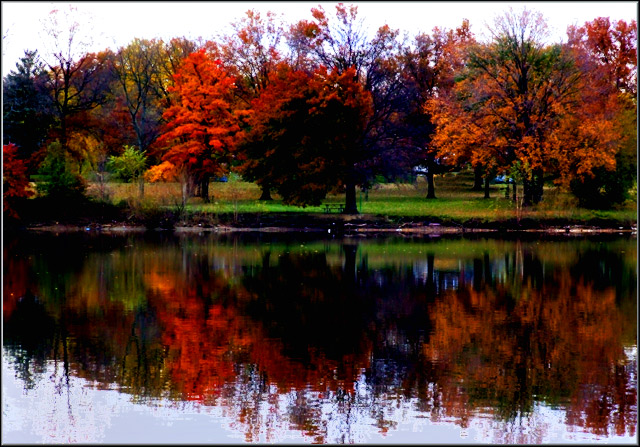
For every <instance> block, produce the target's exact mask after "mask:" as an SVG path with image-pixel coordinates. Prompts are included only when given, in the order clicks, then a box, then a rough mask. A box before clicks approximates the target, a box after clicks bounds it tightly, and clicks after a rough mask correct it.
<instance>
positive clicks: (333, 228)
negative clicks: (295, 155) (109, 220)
mask: <svg viewBox="0 0 640 447" xmlns="http://www.w3.org/2000/svg"><path fill="white" fill-rule="evenodd" d="M333 224H334V225H324V226H320V225H316V226H291V225H270V226H257V227H256V226H237V225H214V226H202V225H177V226H175V227H174V228H156V229H149V228H147V227H145V226H144V225H139V224H126V223H114V224H97V223H91V224H84V225H79V224H60V223H56V224H34V225H28V226H26V227H24V228H22V229H21V230H22V231H26V232H29V233H31V232H35V233H72V232H83V233H104V234H109V233H116V234H122V233H145V232H171V233H177V234H198V233H211V234H214V233H217V234H229V233H319V234H328V235H359V236H368V235H376V234H386V235H391V234H415V235H421V234H424V235H445V234H470V233H473V234H479V233H491V234H494V235H500V234H512V235H513V234H518V233H528V234H531V233H540V234H553V235H567V236H570V235H585V234H620V235H625V234H626V235H632V236H636V235H637V226H627V227H624V226H620V225H617V226H613V225H612V226H595V225H588V224H572V225H561V226H541V227H538V228H527V227H524V228H509V227H500V228H495V227H490V226H486V227H485V226H474V227H464V226H461V225H460V226H451V225H441V224H427V225H422V224H400V225H394V224H390V223H387V224H385V225H379V224H374V225H368V224H366V223H365V224H351V223H349V222H343V224H342V225H335V223H333Z"/></svg>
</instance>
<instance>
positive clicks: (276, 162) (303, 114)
mask: <svg viewBox="0 0 640 447" xmlns="http://www.w3.org/2000/svg"><path fill="white" fill-rule="evenodd" d="M354 79H355V77H354V69H349V70H346V71H345V72H344V73H342V74H339V73H337V72H335V71H334V72H328V71H327V69H325V68H323V67H321V68H319V69H317V70H316V71H314V72H313V73H311V74H308V73H305V72H301V71H298V70H293V69H291V67H288V65H286V64H285V65H282V66H281V68H280V70H279V73H278V75H277V76H273V77H272V79H271V80H270V82H269V86H268V87H267V88H266V89H265V90H264V91H263V92H262V94H261V95H260V96H259V97H258V98H256V99H255V100H254V101H253V103H252V105H253V107H252V109H251V112H250V115H249V118H248V119H247V122H248V125H249V127H248V129H247V131H246V132H245V134H244V138H243V139H242V140H241V144H240V148H241V149H242V151H243V153H245V154H246V156H247V157H248V159H247V161H246V163H245V166H244V167H243V171H244V172H245V174H246V176H247V177H248V178H250V179H253V180H254V181H256V182H257V183H258V184H261V183H262V182H268V183H269V184H271V185H273V187H274V188H275V190H276V191H277V192H278V194H280V195H281V196H282V198H283V201H284V202H285V203H289V204H294V205H298V206H307V205H319V204H320V203H321V201H322V200H323V199H324V198H325V196H326V195H327V193H329V192H331V191H336V190H340V189H341V188H342V187H343V186H344V185H348V184H350V185H352V186H353V188H347V189H346V193H347V204H348V203H353V204H354V206H355V199H356V198H355V186H354V185H355V184H356V183H357V182H358V180H359V179H358V177H357V176H358V172H357V170H356V168H355V167H356V166H357V164H358V163H359V162H362V160H364V159H365V157H366V154H365V153H363V151H362V150H361V149H362V144H361V142H360V141H359V140H360V139H361V138H362V135H363V127H364V126H365V125H366V120H367V119H368V118H369V115H368V114H369V113H370V110H371V103H370V94H368V93H367V92H365V91H364V90H363V89H362V86H361V85H360V84H358V83H357V82H355V80H354ZM253 153H257V154H258V156H259V157H258V158H256V159H253V158H252V157H251V155H252V154H253ZM261 154H263V155H261ZM350 194H352V195H350ZM353 211H355V212H357V209H355V210H352V211H351V212H353Z"/></svg>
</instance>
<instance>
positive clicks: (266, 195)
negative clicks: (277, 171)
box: [258, 185, 273, 200]
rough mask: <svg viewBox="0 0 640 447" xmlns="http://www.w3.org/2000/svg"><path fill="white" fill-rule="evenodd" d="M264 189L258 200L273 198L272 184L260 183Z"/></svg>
mask: <svg viewBox="0 0 640 447" xmlns="http://www.w3.org/2000/svg"><path fill="white" fill-rule="evenodd" d="M260 188H261V189H262V194H261V195H260V198H259V199H258V200H273V197H271V186H270V185H260Z"/></svg>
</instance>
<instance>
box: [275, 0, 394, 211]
mask: <svg viewBox="0 0 640 447" xmlns="http://www.w3.org/2000/svg"><path fill="white" fill-rule="evenodd" d="M311 13H312V16H313V20H312V21H307V20H302V21H300V22H298V23H296V24H294V25H293V26H292V27H291V28H290V31H289V34H288V36H287V40H288V43H289V46H290V47H291V49H292V52H293V56H291V57H292V60H294V61H295V64H296V65H297V66H299V67H301V69H304V70H307V71H309V70H312V69H314V68H317V67H319V66H325V67H327V69H328V70H329V71H330V72H332V73H336V74H338V75H342V74H344V73H345V72H346V71H347V70H352V71H353V74H354V78H353V81H354V82H356V83H358V84H360V86H361V88H362V89H363V90H364V91H366V92H368V93H369V94H370V95H371V100H372V109H371V112H370V113H368V114H366V116H367V119H366V122H365V123H364V124H363V125H362V127H361V129H362V135H361V137H360V138H358V139H357V140H355V141H357V144H359V145H360V147H358V148H354V149H353V151H354V152H359V153H362V154H366V156H362V157H358V162H357V163H356V164H355V165H354V166H353V168H352V173H351V174H350V175H349V176H347V177H348V180H347V181H345V182H344V187H345V192H346V198H347V203H346V209H345V212H346V213H351V214H357V213H358V210H357V205H356V201H355V197H356V194H355V190H356V187H357V186H358V185H360V186H368V185H369V184H370V183H371V180H372V178H373V177H374V176H375V175H376V174H378V173H382V174H388V175H393V174H394V172H393V168H394V167H396V166H397V165H398V164H397V160H398V158H399V157H401V156H402V154H401V153H399V151H398V150H397V149H398V146H399V145H398V132H397V131H396V130H397V129H396V119H395V117H396V113H397V110H398V107H399V106H400V104H401V103H402V101H403V97H402V82H401V78H400V72H399V69H400V67H399V64H398V63H397V60H396V55H397V52H398V50H399V42H398V34H399V33H398V31H396V30H392V29H390V28H389V27H388V26H386V25H385V26H382V27H380V28H379V29H378V31H377V32H376V33H375V35H374V36H373V37H372V38H371V37H369V34H368V33H367V31H366V29H365V28H364V24H363V20H362V19H361V18H359V17H358V8H357V6H354V5H351V6H345V5H343V4H342V3H339V4H338V5H336V13H335V18H332V17H330V16H329V15H328V14H327V13H326V12H325V11H324V9H323V8H322V7H318V8H312V9H311Z"/></svg>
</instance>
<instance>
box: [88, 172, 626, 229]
mask: <svg viewBox="0 0 640 447" xmlns="http://www.w3.org/2000/svg"><path fill="white" fill-rule="evenodd" d="M435 181H436V196H437V198H436V199H429V200H427V199H425V197H426V195H427V186H426V182H425V181H424V179H423V178H421V177H419V178H418V180H417V181H416V182H415V183H413V184H411V183H404V184H403V183H398V184H382V185H376V186H375V187H374V188H373V189H372V190H370V191H369V192H368V194H365V193H364V192H358V196H357V200H358V208H359V210H360V212H361V213H362V214H363V215H373V216H386V217H389V218H420V219H424V218H436V219H440V220H454V221H457V222H463V221H467V220H470V219H473V220H475V221H478V222H493V221H502V220H509V219H517V218H520V219H533V220H556V219H558V220H564V219H570V220H573V221H584V222H589V221H593V220H599V219H607V220H614V221H619V222H621V223H630V222H635V221H636V220H637V219H636V216H637V206H636V202H635V197H634V198H633V200H629V201H627V203H625V204H624V205H623V206H619V207H617V208H616V209H613V210H606V211H599V210H588V209H583V208H578V207H577V205H576V200H575V199H574V198H573V197H572V196H571V194H569V193H567V192H562V191H560V190H559V189H558V188H556V187H553V186H549V187H545V192H544V197H543V201H542V202H541V203H540V204H539V205H538V206H536V207H532V208H529V209H523V208H522V207H519V206H518V204H517V202H514V201H513V200H512V199H507V198H505V186H504V185H498V184H496V185H492V186H491V189H490V195H491V198H490V199H484V193H483V192H482V191H480V192H477V191H471V185H472V183H473V181H472V173H471V172H463V173H448V174H444V175H440V176H437V177H436V180H435ZM92 188H93V189H94V194H95V187H94V186H92ZM107 188H108V191H109V193H110V197H111V200H112V201H113V202H114V203H118V202H119V201H122V200H135V198H136V197H137V195H138V189H137V188H138V187H137V185H133V184H126V183H110V184H108V186H107ZM519 192H520V193H521V188H520V189H519ZM210 194H211V197H212V199H211V202H210V203H203V202H202V201H201V199H199V198H191V199H189V202H188V204H187V211H188V212H190V213H204V214H226V213H322V212H323V207H322V206H316V207H314V206H310V207H306V208H300V207H294V206H287V205H284V204H283V203H282V201H281V200H280V198H279V197H278V196H277V194H273V197H274V200H273V201H270V202H264V201H259V200H258V197H259V196H260V189H259V188H258V186H257V185H255V184H253V183H246V182H242V181H238V180H235V181H234V180H232V181H229V182H226V183H222V182H214V183H211V185H210ZM144 201H145V202H147V203H153V204H156V205H159V206H176V205H178V204H180V203H181V193H180V185H179V184H177V183H153V184H146V185H145V195H144ZM343 202H344V195H330V196H328V197H327V198H326V200H325V201H324V203H343Z"/></svg>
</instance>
